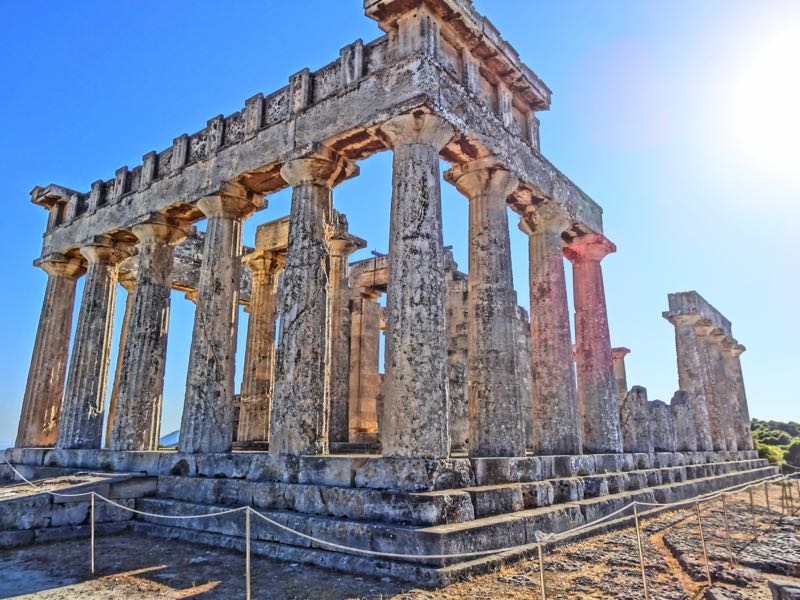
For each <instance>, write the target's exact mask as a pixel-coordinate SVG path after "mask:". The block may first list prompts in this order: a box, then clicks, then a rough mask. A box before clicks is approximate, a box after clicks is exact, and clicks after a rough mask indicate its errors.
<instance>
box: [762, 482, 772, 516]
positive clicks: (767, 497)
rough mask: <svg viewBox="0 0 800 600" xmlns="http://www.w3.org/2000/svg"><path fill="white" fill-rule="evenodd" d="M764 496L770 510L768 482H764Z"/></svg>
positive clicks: (770, 510)
mask: <svg viewBox="0 0 800 600" xmlns="http://www.w3.org/2000/svg"><path fill="white" fill-rule="evenodd" d="M764 497H765V498H766V499H767V510H768V511H769V512H772V508H770V506H769V482H766V481H765V482H764Z"/></svg>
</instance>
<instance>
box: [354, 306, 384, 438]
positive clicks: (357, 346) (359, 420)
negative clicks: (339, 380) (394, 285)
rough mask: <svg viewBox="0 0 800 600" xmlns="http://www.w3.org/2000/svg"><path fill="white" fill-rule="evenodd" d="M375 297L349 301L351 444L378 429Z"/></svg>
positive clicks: (377, 310)
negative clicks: (350, 310)
mask: <svg viewBox="0 0 800 600" xmlns="http://www.w3.org/2000/svg"><path fill="white" fill-rule="evenodd" d="M375 296H376V294H373V295H370V294H368V293H367V292H366V291H364V292H362V293H360V294H359V295H358V297H356V298H353V300H352V312H351V317H350V352H349V357H350V384H349V386H348V391H349V395H350V396H349V402H350V406H349V410H348V415H349V423H348V428H349V430H350V434H349V435H350V438H351V439H352V440H353V441H361V440H360V439H359V438H363V436H362V434H364V433H373V432H375V431H377V429H378V413H377V398H378V394H379V393H380V387H381V376H380V373H379V372H378V371H379V369H378V360H379V356H380V337H381V323H380V321H381V306H380V304H378V302H377V301H376V298H375Z"/></svg>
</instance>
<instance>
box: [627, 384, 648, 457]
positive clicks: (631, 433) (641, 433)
mask: <svg viewBox="0 0 800 600" xmlns="http://www.w3.org/2000/svg"><path fill="white" fill-rule="evenodd" d="M620 427H621V429H622V446H623V448H624V449H625V452H645V453H650V452H653V436H652V433H651V431H650V415H649V413H648V411H647V390H646V389H645V388H643V387H641V386H638V385H635V386H633V387H632V388H631V389H630V391H629V392H627V393H626V394H625V398H624V400H623V401H622V405H621V406H620Z"/></svg>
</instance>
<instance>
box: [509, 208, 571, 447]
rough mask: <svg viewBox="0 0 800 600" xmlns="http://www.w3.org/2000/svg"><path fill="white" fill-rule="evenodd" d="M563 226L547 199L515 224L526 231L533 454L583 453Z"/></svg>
mask: <svg viewBox="0 0 800 600" xmlns="http://www.w3.org/2000/svg"><path fill="white" fill-rule="evenodd" d="M569 225H570V219H569V217H568V216H567V214H566V213H565V212H564V210H563V208H561V207H560V206H558V205H557V204H554V203H549V202H548V203H543V204H540V205H539V206H538V207H537V208H536V210H535V211H532V212H530V213H529V214H528V215H526V218H524V219H522V221H521V222H520V226H519V228H520V229H521V230H522V231H523V232H524V233H526V234H527V235H528V284H529V288H530V302H531V365H532V378H533V438H534V454H580V453H581V452H582V451H583V443H582V437H583V434H582V431H581V421H580V413H579V410H578V395H577V391H576V389H575V374H574V372H573V365H574V363H575V361H574V358H573V353H572V340H571V334H570V323H569V308H568V306H567V284H566V277H565V274H564V256H563V252H562V243H561V234H562V233H563V232H564V230H565V229H566V228H567V227H569Z"/></svg>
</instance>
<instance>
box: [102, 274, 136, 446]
mask: <svg viewBox="0 0 800 600" xmlns="http://www.w3.org/2000/svg"><path fill="white" fill-rule="evenodd" d="M118 281H119V284H120V285H121V286H122V287H124V288H125V293H126V296H125V314H124V315H123V316H122V327H120V331H119V344H118V347H117V363H116V368H115V369H114V381H113V382H112V384H111V398H110V399H109V402H108V416H107V417H106V439H105V447H106V448H111V432H112V430H113V428H114V419H115V415H116V414H117V397H118V396H119V380H120V373H121V372H122V356H123V355H124V354H125V342H126V341H127V339H128V324H129V323H130V322H131V309H132V308H133V289H134V287H135V286H136V279H134V277H133V275H132V274H131V273H120V275H119V277H118Z"/></svg>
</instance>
